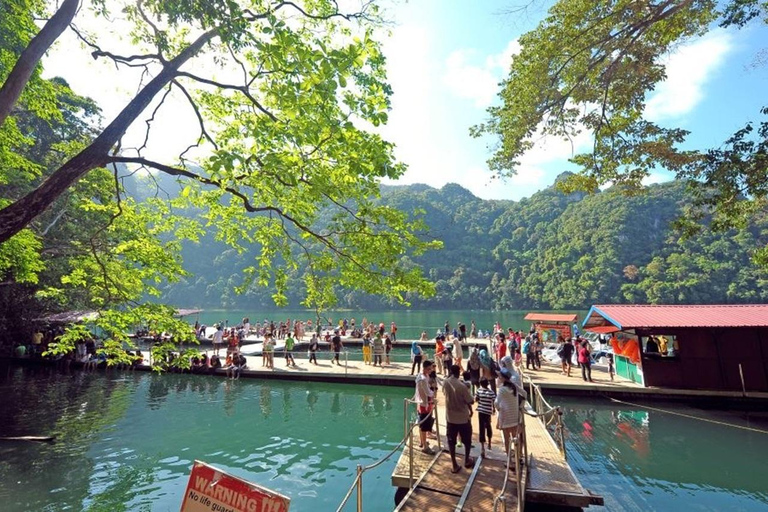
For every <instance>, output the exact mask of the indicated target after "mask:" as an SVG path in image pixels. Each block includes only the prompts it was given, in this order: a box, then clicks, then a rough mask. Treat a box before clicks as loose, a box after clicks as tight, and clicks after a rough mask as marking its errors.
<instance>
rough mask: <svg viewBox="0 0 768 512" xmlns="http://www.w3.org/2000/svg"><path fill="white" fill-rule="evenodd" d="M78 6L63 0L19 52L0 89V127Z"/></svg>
mask: <svg viewBox="0 0 768 512" xmlns="http://www.w3.org/2000/svg"><path fill="white" fill-rule="evenodd" d="M79 4H80V0H64V2H62V4H61V6H60V7H59V9H58V10H57V11H56V14H54V15H53V16H52V17H51V19H50V20H48V22H47V23H46V24H45V25H44V26H43V28H42V29H41V30H40V32H38V33H37V35H36V36H35V37H33V38H32V40H31V41H30V42H29V44H28V45H27V47H26V48H25V49H24V51H23V52H21V55H20V56H19V60H17V61H16V64H15V65H14V66H13V69H12V70H11V72H10V74H9V75H8V78H7V79H6V80H5V82H4V83H3V86H2V87H0V125H2V124H3V122H4V121H5V118H6V117H8V114H10V112H11V110H12V109H13V106H14V105H15V104H16V102H17V101H18V99H19V96H21V92H22V91H23V90H24V87H25V86H26V85H27V82H29V78H30V77H31V76H32V72H33V71H34V70H35V68H36V67H37V63H38V62H40V59H41V58H42V57H43V55H44V54H45V52H46V51H48V48H50V47H51V45H52V44H53V42H54V41H56V39H58V38H59V36H60V35H61V33H62V32H64V29H66V28H67V26H68V25H69V24H70V22H71V21H72V19H73V18H74V17H75V13H76V12H77V7H78V5H79Z"/></svg>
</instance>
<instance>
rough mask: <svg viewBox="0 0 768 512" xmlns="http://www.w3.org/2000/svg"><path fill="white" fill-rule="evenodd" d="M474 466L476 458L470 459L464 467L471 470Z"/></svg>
mask: <svg viewBox="0 0 768 512" xmlns="http://www.w3.org/2000/svg"><path fill="white" fill-rule="evenodd" d="M474 465H475V458H474V457H470V458H469V459H468V460H467V461H466V462H465V463H464V467H465V468H467V469H469V468H471V467H473V466H474Z"/></svg>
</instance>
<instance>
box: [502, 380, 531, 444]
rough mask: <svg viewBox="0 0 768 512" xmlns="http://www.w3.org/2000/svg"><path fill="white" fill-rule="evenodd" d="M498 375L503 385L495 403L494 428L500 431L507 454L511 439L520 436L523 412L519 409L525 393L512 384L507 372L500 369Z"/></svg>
mask: <svg viewBox="0 0 768 512" xmlns="http://www.w3.org/2000/svg"><path fill="white" fill-rule="evenodd" d="M499 374H500V375H501V378H502V381H503V383H502V386H501V387H500V388H499V392H498V393H497V395H496V401H495V405H496V410H497V411H498V416H497V424H496V428H497V429H499V430H501V432H502V437H503V438H504V447H505V449H506V451H507V453H509V449H510V446H511V439H512V438H513V437H515V436H518V435H519V434H521V432H520V424H521V423H522V421H523V410H522V408H521V407H520V401H521V399H522V400H524V399H525V392H524V391H522V390H520V389H518V388H517V386H516V385H515V384H514V383H513V382H512V374H511V372H510V371H509V370H507V369H506V368H502V369H501V372H499Z"/></svg>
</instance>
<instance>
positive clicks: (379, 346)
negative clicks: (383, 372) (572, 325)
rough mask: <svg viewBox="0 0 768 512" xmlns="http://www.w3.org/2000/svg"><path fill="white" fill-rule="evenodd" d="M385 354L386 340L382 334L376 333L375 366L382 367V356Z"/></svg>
mask: <svg viewBox="0 0 768 512" xmlns="http://www.w3.org/2000/svg"><path fill="white" fill-rule="evenodd" d="M383 355H384V341H383V340H382V339H381V334H379V333H376V335H375V336H374V337H373V366H377V365H378V366H379V367H381V357H382V356H383Z"/></svg>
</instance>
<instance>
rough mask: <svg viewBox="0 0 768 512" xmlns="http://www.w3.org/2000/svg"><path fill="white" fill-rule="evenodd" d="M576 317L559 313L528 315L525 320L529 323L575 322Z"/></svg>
mask: <svg viewBox="0 0 768 512" xmlns="http://www.w3.org/2000/svg"><path fill="white" fill-rule="evenodd" d="M577 318H578V316H576V315H573V314H561V313H528V314H527V315H525V320H529V321H531V322H575V321H576V319H577Z"/></svg>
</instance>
